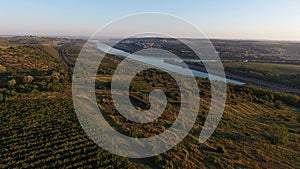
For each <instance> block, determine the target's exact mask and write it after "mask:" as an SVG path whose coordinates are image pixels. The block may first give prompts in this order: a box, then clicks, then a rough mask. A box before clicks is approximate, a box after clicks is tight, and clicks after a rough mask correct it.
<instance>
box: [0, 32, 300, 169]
mask: <svg viewBox="0 0 300 169" xmlns="http://www.w3.org/2000/svg"><path fill="white" fill-rule="evenodd" d="M0 39H1V38H0ZM8 39H9V38H8ZM66 41H68V40H67V39H55V38H54V39H48V38H46V39H42V38H41V39H40V38H37V39H32V38H28V37H26V38H24V39H22V38H17V39H9V40H7V39H4V40H3V39H1V40H0V42H1V45H2V46H4V47H1V48H0V50H1V53H0V58H1V59H0V65H3V66H4V67H5V68H6V70H5V71H3V72H1V73H0V75H1V77H3V78H1V85H0V119H1V123H0V135H1V138H0V145H1V146H0V168H143V169H147V168H291V169H292V168H297V166H300V155H299V152H300V148H299V145H298V144H299V139H300V114H299V112H300V97H298V96H296V95H292V94H287V93H278V92H272V91H269V90H264V89H261V88H256V87H254V86H248V85H245V86H238V85H228V87H227V100H226V107H225V111H224V113H223V116H222V119H221V122H220V123H219V125H218V127H217V129H216V131H215V133H214V134H213V135H212V137H211V138H210V139H209V140H208V141H207V142H205V143H203V144H200V143H199V142H198V138H199V134H200V132H201V128H202V126H203V124H204V121H205V119H206V117H207V113H208V111H209V104H210V102H211V94H210V83H209V82H208V81H207V80H206V79H199V78H198V79H197V82H198V86H199V88H200V96H201V97H200V98H201V105H200V108H199V113H198V117H197V120H196V122H195V124H194V126H193V128H192V130H191V131H190V133H189V134H188V136H187V137H186V138H185V139H184V140H183V141H181V142H180V143H179V144H178V145H177V146H175V147H174V148H172V149H171V150H169V151H167V152H165V153H163V154H160V155H157V156H154V157H150V158H144V159H130V158H125V157H120V156H117V155H114V154H111V153H109V152H107V151H105V150H103V149H102V148H100V147H98V146H97V145H96V144H95V143H94V142H93V141H92V140H91V139H89V137H88V136H87V134H86V133H85V132H84V130H83V129H82V127H81V126H80V123H79V121H78V119H77V116H76V113H75V111H74V107H73V102H72V95H71V85H72V84H71V82H72V81H71V77H72V72H73V68H72V67H71V66H69V65H68V64H66V63H65V60H64V59H63V57H62V56H60V55H58V53H57V52H56V51H57V50H63V51H65V52H66V53H67V54H69V53H70V54H73V56H71V57H75V53H76V51H77V50H78V46H79V45H78V44H76V42H78V41H73V43H75V44H76V45H75V46H76V49H74V50H71V48H72V47H71V46H66V47H64V46H60V45H57V44H58V43H62V42H66ZM29 42H30V43H34V42H35V43H37V44H28V43H29ZM79 42H80V43H81V42H82V41H79ZM11 46H14V48H13V49H11V50H8V48H10V47H11ZM26 49H32V50H33V51H32V52H28V51H30V50H26ZM25 55H26V56H27V55H28V56H27V57H24V56H25ZM11 58H13V59H11ZM19 59H23V62H22V63H20V64H21V65H20V66H16V65H14V64H12V63H13V61H14V60H19ZM71 59H74V58H71ZM121 59H122V58H121V57H118V56H112V55H108V56H107V58H106V59H104V60H103V62H102V66H101V68H100V69H99V71H98V73H99V76H97V79H96V84H95V85H96V96H97V101H98V104H99V108H100V109H101V110H102V111H103V112H104V116H105V118H106V120H107V121H108V122H109V124H110V125H111V126H113V127H114V128H115V129H116V130H118V131H119V132H121V133H124V134H126V135H128V136H131V137H149V136H152V135H155V134H158V133H161V132H162V131H164V130H166V129H167V128H168V127H169V126H170V125H171V124H172V122H173V121H174V120H175V119H176V117H177V112H176V110H178V104H179V99H178V89H177V87H176V85H174V84H173V83H171V82H173V81H172V79H170V77H169V76H167V75H166V74H165V73H164V72H161V71H158V70H149V71H145V72H141V73H140V74H138V75H137V76H136V77H135V78H134V80H133V81H132V82H131V86H130V89H131V93H130V98H131V101H132V104H133V105H134V106H135V107H136V108H137V109H141V110H143V109H148V108H149V99H148V94H149V92H150V91H151V90H152V89H154V88H157V87H163V86H165V87H166V86H168V88H166V89H165V90H164V92H165V93H166V96H167V98H168V105H167V106H166V107H167V108H166V110H165V112H164V113H163V115H162V117H161V118H160V119H158V120H157V121H156V122H154V123H147V124H137V123H133V122H131V121H129V120H126V119H125V118H124V117H123V116H122V115H121V114H120V113H119V112H118V111H116V109H115V106H114V103H113V101H112V98H111V93H110V82H111V75H112V74H113V69H114V67H115V66H116V65H117V64H118V63H119V62H120V60H121ZM47 60H49V66H48V68H47V69H45V68H43V67H42V66H39V65H44V64H45V65H47ZM27 64H28V65H32V66H34V68H35V69H34V70H32V69H30V66H26V65H27ZM232 64H236V65H234V66H239V64H238V63H232ZM244 64H248V63H244ZM255 64H258V63H250V67H249V69H250V68H254V66H255ZM259 67H260V69H256V70H257V71H260V72H266V71H272V70H274V71H275V72H276V73H284V74H288V73H289V72H296V70H298V67H296V66H295V67H293V66H291V67H290V66H286V67H285V68H284V69H283V70H282V71H278V70H276V69H278V67H276V65H274V64H266V66H265V65H260V66H259ZM261 67H262V68H261ZM2 69H3V68H2ZM100 74H101V75H100ZM145 82H147V83H145Z"/></svg>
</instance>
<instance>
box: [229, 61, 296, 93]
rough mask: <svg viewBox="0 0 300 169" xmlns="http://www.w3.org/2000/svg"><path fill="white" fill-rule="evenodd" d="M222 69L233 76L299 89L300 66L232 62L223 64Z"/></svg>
mask: <svg viewBox="0 0 300 169" xmlns="http://www.w3.org/2000/svg"><path fill="white" fill-rule="evenodd" d="M224 67H225V70H226V71H228V72H231V73H233V74H237V75H243V76H246V77H251V78H255V79H261V80H266V81H270V82H274V83H278V84H284V85H287V86H289V87H295V88H300V65H292V64H275V63H256V62H246V63H245V62H232V63H224Z"/></svg>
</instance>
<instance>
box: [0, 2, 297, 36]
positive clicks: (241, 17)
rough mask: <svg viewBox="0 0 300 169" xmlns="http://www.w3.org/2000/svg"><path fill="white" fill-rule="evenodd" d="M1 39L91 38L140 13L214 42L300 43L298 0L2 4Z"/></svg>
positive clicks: (0, 16)
mask: <svg viewBox="0 0 300 169" xmlns="http://www.w3.org/2000/svg"><path fill="white" fill-rule="evenodd" d="M0 7H1V8H0V21H1V22H0V23H1V24H0V35H23V34H27V35H28V34H32V35H54V36H58V35H67V36H70V35H74V36H89V35H91V34H92V33H93V32H95V31H96V30H97V29H98V28H99V27H101V26H103V25H104V24H106V23H108V22H110V21H112V20H115V19H117V18H119V17H122V16H124V15H129V14H133V13H138V12H163V13H169V14H173V15H176V16H179V17H182V18H184V19H186V20H187V21H189V22H191V23H193V24H194V25H196V26H197V27H198V28H199V29H200V30H202V32H204V33H205V34H206V35H207V36H208V37H211V38H239V39H277V40H300V1H299V0H190V1H188V0H186V1H184V0H151V1H150V0H127V1H126V0H102V1H100V0H99V1H96V0H95V1H92V0H90V1H88V0H86V1H84V0H81V1H79V0H6V1H5V0H2V1H0Z"/></svg>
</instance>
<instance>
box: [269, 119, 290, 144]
mask: <svg viewBox="0 0 300 169" xmlns="http://www.w3.org/2000/svg"><path fill="white" fill-rule="evenodd" d="M288 138H289V137H288V129H287V128H286V127H284V126H279V125H276V124H272V125H271V128H270V130H269V139H270V141H271V143H272V144H287V143H288Z"/></svg>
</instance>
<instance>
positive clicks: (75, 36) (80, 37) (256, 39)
mask: <svg viewBox="0 0 300 169" xmlns="http://www.w3.org/2000/svg"><path fill="white" fill-rule="evenodd" d="M26 36H27V37H30V36H32V37H49V38H67V39H88V38H90V36H86V35H79V36H78V35H46V34H44V35H34V34H0V37H1V38H3V37H26ZM98 38H99V39H101V38H103V39H116V38H118V37H117V36H111V37H109V36H107V37H98ZM138 38H164V37H159V36H153V37H149V36H145V37H136V39H138ZM132 39H134V37H133V38H132ZM178 39H204V38H196V37H180V38H178ZM207 39H209V40H232V41H238V40H240V41H277V42H299V43H300V39H295V40H293V39H271V38H242V37H240V38H236V37H207Z"/></svg>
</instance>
